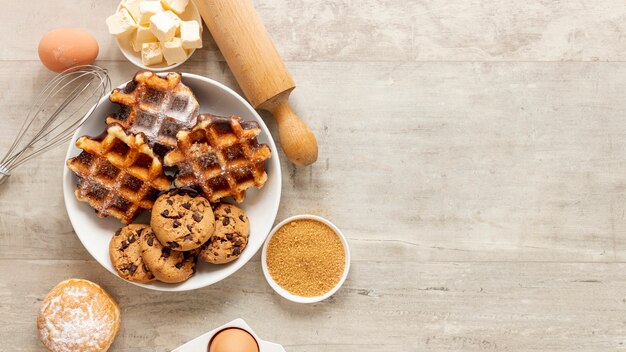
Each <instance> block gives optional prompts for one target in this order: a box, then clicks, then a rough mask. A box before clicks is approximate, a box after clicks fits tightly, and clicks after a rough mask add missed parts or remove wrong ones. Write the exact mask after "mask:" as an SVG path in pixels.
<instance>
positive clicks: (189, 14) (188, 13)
mask: <svg viewBox="0 0 626 352" xmlns="http://www.w3.org/2000/svg"><path fill="white" fill-rule="evenodd" d="M122 2H123V1H120V3H119V5H117V9H116V10H115V11H119V10H120V9H121V8H122ZM178 17H180V19H182V20H183V21H197V22H198V23H199V24H200V31H201V32H202V31H203V27H202V17H201V16H200V12H199V11H198V8H197V7H196V4H195V3H194V2H193V1H189V5H187V8H185V12H183V13H181V14H180V15H179V16H178ZM115 41H116V43H117V46H118V47H119V48H120V51H121V52H122V54H124V56H125V57H126V59H128V61H130V62H132V63H133V64H134V65H135V66H138V67H140V68H142V69H144V70H149V71H156V72H163V71H171V70H172V69H174V68H176V67H178V66H180V65H182V64H184V63H185V62H186V61H187V60H189V58H190V57H191V55H193V53H195V52H196V49H193V50H191V51H190V52H189V55H187V58H186V59H185V60H184V61H182V62H179V63H176V64H174V65H170V66H168V65H167V62H166V61H165V58H163V62H162V63H160V64H158V65H152V66H146V65H144V64H143V62H142V61H141V52H136V51H135V50H133V47H132V46H131V45H130V37H129V36H128V35H126V36H124V37H123V38H115Z"/></svg>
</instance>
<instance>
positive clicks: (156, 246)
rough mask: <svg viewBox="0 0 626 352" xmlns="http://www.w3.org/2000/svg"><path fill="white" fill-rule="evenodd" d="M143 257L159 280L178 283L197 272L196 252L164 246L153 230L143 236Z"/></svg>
mask: <svg viewBox="0 0 626 352" xmlns="http://www.w3.org/2000/svg"><path fill="white" fill-rule="evenodd" d="M140 243H141V257H142V258H143V261H144V262H145V263H146V266H147V267H148V268H149V269H150V271H151V272H152V273H153V274H154V276H155V277H156V278H157V280H159V281H163V282H169V283H177V282H182V281H185V280H187V279H188V278H190V277H191V275H193V273H195V272H196V262H197V257H196V252H197V250H196V251H195V252H193V251H189V252H180V251H173V250H172V249H171V248H169V247H164V246H163V245H162V244H161V242H159V240H158V239H157V238H156V236H155V234H154V232H153V231H145V232H144V234H143V236H141V241H140Z"/></svg>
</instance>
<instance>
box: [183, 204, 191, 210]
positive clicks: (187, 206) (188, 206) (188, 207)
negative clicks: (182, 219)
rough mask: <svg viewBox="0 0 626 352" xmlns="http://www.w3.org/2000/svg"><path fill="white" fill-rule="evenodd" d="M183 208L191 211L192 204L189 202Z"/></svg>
mask: <svg viewBox="0 0 626 352" xmlns="http://www.w3.org/2000/svg"><path fill="white" fill-rule="evenodd" d="M182 207H183V208H185V209H187V210H189V209H191V203H189V202H186V203H183V204H182Z"/></svg>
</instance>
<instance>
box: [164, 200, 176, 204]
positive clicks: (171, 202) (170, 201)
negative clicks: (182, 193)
mask: <svg viewBox="0 0 626 352" xmlns="http://www.w3.org/2000/svg"><path fill="white" fill-rule="evenodd" d="M166 202H167V204H169V205H172V204H174V201H173V200H172V199H168V200H166Z"/></svg>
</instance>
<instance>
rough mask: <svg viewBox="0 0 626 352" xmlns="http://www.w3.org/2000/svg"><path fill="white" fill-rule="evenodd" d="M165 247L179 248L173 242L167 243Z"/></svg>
mask: <svg viewBox="0 0 626 352" xmlns="http://www.w3.org/2000/svg"><path fill="white" fill-rule="evenodd" d="M167 245H168V246H170V248H178V247H180V245H179V244H178V243H177V242H174V241H171V242H167Z"/></svg>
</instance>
